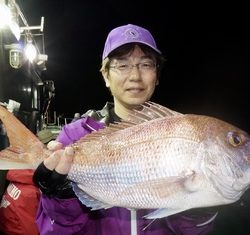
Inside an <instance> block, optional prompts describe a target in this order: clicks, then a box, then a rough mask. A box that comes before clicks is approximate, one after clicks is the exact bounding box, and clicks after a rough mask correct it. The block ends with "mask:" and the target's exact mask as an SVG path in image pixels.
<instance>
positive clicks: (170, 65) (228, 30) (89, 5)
mask: <svg viewBox="0 0 250 235" xmlns="http://www.w3.org/2000/svg"><path fill="white" fill-rule="evenodd" d="M22 2H23V3H22ZM149 2H151V3H150V4H149V3H145V2H144V1H130V0H129V1H122V2H118V1H113V0H106V1H93V0H91V1H89V0H84V1H79V0H78V1H77V0H75V1H64V0H36V1H34V0H25V1H20V0H19V1H18V3H19V4H20V6H21V8H22V10H23V12H24V14H25V17H26V19H27V21H28V23H29V25H37V24H40V18H41V16H44V17H45V26H44V27H45V28H44V33H45V34H44V35H45V47H46V54H48V62H47V71H45V72H44V73H43V74H42V79H43V80H53V81H54V83H55V88H56V93H55V97H54V99H53V100H52V102H51V107H50V109H51V111H54V110H55V111H57V113H58V114H60V115H65V116H68V117H70V116H73V114H74V113H75V112H80V113H84V112H85V111H86V110H87V109H89V108H95V109H100V108H101V107H102V106H103V105H104V103H105V101H106V100H111V97H110V95H109V92H108V90H107V89H106V87H105V86H104V82H103V81H102V77H101V74H100V72H99V68H100V65H101V54H102V50H103V46H104V42H105V39H106V36H107V34H108V32H109V31H110V30H111V29H113V28H114V27H117V26H120V25H123V24H128V23H132V24H138V25H141V26H143V27H145V28H147V29H149V30H150V31H151V32H152V34H153V35H154V37H155V39H156V42H157V44H158V47H159V49H160V50H161V51H162V52H163V55H164V56H165V57H166V59H167V63H166V66H165V69H164V71H163V74H162V76H161V79H160V86H159V87H158V88H157V91H156V94H155V95H154V97H153V99H152V100H153V101H155V102H159V103H161V104H163V105H166V106H168V107H169V108H172V109H175V110H176V111H179V112H183V113H198V114H207V115H211V116H216V117H219V118H222V119H224V120H226V121H228V122H231V123H232V124H235V125H237V126H239V127H241V128H244V129H246V130H247V131H250V122H249V119H250V110H249V105H248V101H249V92H248V90H249V89H248V85H247V81H248V79H249V75H250V45H249V36H247V35H248V34H249V32H248V31H249V23H250V20H249V12H248V9H249V8H248V7H247V6H246V3H245V5H244V4H242V3H240V2H237V3H236V2H234V3H230V4H229V3H224V4H223V3H218V2H219V1H217V2H215V3H212V2H211V1H202V3H198V4H197V3H190V1H188V2H187V1H186V2H184V3H179V4H177V3H173V2H175V1H149ZM163 3H164V6H163Z"/></svg>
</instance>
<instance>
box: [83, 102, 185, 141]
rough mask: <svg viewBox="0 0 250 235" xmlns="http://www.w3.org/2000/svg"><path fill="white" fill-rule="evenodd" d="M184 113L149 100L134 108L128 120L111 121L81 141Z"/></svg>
mask: <svg viewBox="0 0 250 235" xmlns="http://www.w3.org/2000/svg"><path fill="white" fill-rule="evenodd" d="M179 115H183V114H182V113H178V112H176V111H173V110H171V109H169V108H167V107H165V106H162V105H160V104H156V103H154V102H151V101H148V102H145V103H144V104H142V105H141V108H140V109H139V110H133V111H132V112H131V113H129V115H128V117H127V119H126V120H122V121H121V122H115V123H111V124H110V125H109V126H108V127H106V128H104V129H101V130H98V131H94V132H92V133H90V134H89V135H88V136H87V138H85V137H83V138H82V139H80V142H86V141H87V142H88V141H90V140H93V139H96V138H98V137H101V136H104V135H108V134H110V133H113V132H115V131H118V130H123V129H126V128H128V127H131V126H134V125H137V124H140V123H143V122H148V121H150V120H154V119H157V118H161V117H167V116H179Z"/></svg>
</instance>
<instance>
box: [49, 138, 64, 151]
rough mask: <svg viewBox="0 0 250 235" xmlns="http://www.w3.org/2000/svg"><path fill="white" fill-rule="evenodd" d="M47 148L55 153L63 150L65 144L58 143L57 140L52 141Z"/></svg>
mask: <svg viewBox="0 0 250 235" xmlns="http://www.w3.org/2000/svg"><path fill="white" fill-rule="evenodd" d="M47 148H48V150H51V151H55V150H59V149H62V148H63V144H62V143H60V142H58V141H56V140H52V141H50V142H49V143H48V144H47Z"/></svg>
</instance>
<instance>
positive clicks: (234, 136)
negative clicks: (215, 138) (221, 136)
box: [228, 132, 243, 147]
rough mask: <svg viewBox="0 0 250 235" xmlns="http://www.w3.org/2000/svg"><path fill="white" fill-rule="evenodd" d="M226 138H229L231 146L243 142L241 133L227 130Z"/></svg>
mask: <svg viewBox="0 0 250 235" xmlns="http://www.w3.org/2000/svg"><path fill="white" fill-rule="evenodd" d="M228 140H229V143H230V144H231V145H232V146H233V147H237V146H239V145H241V144H242V142H243V140H242V137H241V135H240V134H239V133H237V132H229V133H228Z"/></svg>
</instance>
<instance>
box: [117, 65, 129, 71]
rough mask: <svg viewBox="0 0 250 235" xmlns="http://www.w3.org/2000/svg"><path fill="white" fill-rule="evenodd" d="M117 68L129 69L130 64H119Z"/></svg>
mask: <svg viewBox="0 0 250 235" xmlns="http://www.w3.org/2000/svg"><path fill="white" fill-rule="evenodd" d="M117 68H118V69H119V70H127V69H128V68H129V65H128V64H118V65H117Z"/></svg>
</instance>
